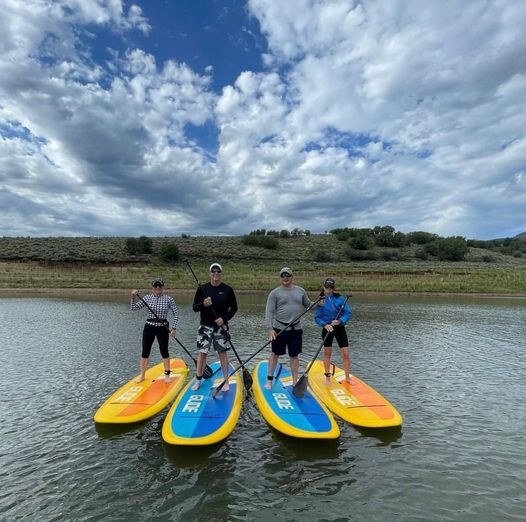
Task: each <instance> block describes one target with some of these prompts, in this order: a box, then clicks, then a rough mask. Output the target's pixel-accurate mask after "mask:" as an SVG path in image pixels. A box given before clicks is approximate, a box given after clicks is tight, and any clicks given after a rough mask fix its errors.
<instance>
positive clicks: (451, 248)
mask: <svg viewBox="0 0 526 522" xmlns="http://www.w3.org/2000/svg"><path fill="white" fill-rule="evenodd" d="M432 245H434V246H435V252H436V254H434V255H436V256H437V257H438V259H440V260H442V261H446V260H447V261H462V260H463V259H464V258H465V257H466V254H467V253H468V244H467V242H466V240H465V239H464V238H463V237H460V236H454V237H446V238H442V239H437V240H436V241H434V242H433V243H432Z"/></svg>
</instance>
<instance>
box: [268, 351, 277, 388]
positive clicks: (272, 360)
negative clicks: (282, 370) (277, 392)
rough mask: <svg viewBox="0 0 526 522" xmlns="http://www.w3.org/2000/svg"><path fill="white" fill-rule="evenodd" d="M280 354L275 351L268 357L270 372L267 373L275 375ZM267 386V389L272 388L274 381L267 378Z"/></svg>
mask: <svg viewBox="0 0 526 522" xmlns="http://www.w3.org/2000/svg"><path fill="white" fill-rule="evenodd" d="M278 359H279V355H276V354H275V353H271V354H270V357H269V359H268V373H267V375H274V370H275V369H276V364H278ZM265 388H266V389H267V390H270V388H272V381H269V380H268V379H267V382H266V384H265Z"/></svg>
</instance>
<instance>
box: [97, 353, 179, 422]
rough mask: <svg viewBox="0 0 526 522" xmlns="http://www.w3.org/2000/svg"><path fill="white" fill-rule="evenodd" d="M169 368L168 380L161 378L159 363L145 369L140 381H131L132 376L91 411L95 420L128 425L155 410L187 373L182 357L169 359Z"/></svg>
mask: <svg viewBox="0 0 526 522" xmlns="http://www.w3.org/2000/svg"><path fill="white" fill-rule="evenodd" d="M170 369H171V371H172V373H171V375H170V383H166V382H165V380H164V365H163V363H159V364H157V365H155V366H152V367H151V368H149V369H148V370H147V371H146V374H145V379H144V381H142V382H140V383H137V382H135V380H136V379H137V377H138V375H137V376H135V377H134V378H133V379H131V380H130V381H129V382H127V383H126V384H125V385H124V386H121V387H120V388H119V389H118V390H117V391H116V392H115V393H114V394H112V395H111V396H110V397H109V398H108V399H107V400H106V401H105V402H104V403H103V404H102V406H101V407H100V408H99V409H98V410H97V412H96V413H95V416H94V420H95V422H98V423H101V424H129V423H133V422H139V421H142V420H145V419H148V418H150V417H153V416H154V415H155V414H157V413H159V412H160V411H161V410H163V409H164V408H165V407H166V406H168V404H169V403H170V401H172V400H173V398H174V397H175V396H176V395H177V393H178V392H179V390H180V389H181V388H182V386H183V383H184V380H185V378H186V374H187V373H188V367H187V366H186V364H185V362H184V361H183V360H182V359H170Z"/></svg>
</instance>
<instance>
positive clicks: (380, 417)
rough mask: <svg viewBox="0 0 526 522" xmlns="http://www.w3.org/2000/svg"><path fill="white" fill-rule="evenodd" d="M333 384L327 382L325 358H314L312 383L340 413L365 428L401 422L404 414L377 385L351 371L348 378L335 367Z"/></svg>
mask: <svg viewBox="0 0 526 522" xmlns="http://www.w3.org/2000/svg"><path fill="white" fill-rule="evenodd" d="M333 368H334V375H333V376H332V378H331V383H330V385H327V384H326V380H325V375H324V373H325V368H324V365H323V361H315V362H314V364H313V365H312V368H311V369H310V370H309V374H308V376H309V385H310V387H311V388H312V390H313V391H314V393H315V394H316V395H317V397H318V398H319V399H320V400H321V401H323V403H324V404H325V405H326V406H327V407H328V408H329V409H330V410H331V411H332V412H333V413H335V414H336V415H338V417H341V418H342V419H343V420H345V421H347V422H349V423H351V424H354V425H356V426H361V427H364V428H389V427H393V426H400V425H401V424H402V416H401V415H400V413H398V411H397V410H396V408H395V407H394V406H393V405H392V404H391V403H390V402H389V401H388V400H387V399H385V398H384V397H382V395H380V393H378V392H377V391H376V390H375V389H374V388H372V387H371V386H369V385H368V384H366V383H365V382H364V381H362V380H361V379H359V378H358V377H356V375H351V383H350V384H349V383H348V382H346V381H345V373H344V371H343V370H342V369H341V368H338V367H333Z"/></svg>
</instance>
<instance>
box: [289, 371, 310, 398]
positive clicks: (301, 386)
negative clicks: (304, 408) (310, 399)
mask: <svg viewBox="0 0 526 522" xmlns="http://www.w3.org/2000/svg"><path fill="white" fill-rule="evenodd" d="M308 384H309V381H308V379H307V375H302V376H301V377H300V379H299V381H298V382H297V383H296V384H295V385H294V386H293V387H292V395H294V397H298V398H300V399H301V398H302V397H304V396H305V394H306V393H307V385H308Z"/></svg>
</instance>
